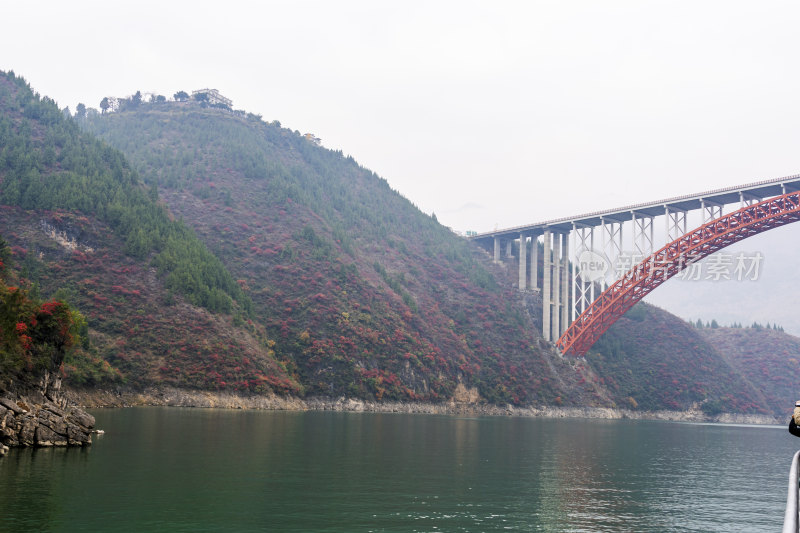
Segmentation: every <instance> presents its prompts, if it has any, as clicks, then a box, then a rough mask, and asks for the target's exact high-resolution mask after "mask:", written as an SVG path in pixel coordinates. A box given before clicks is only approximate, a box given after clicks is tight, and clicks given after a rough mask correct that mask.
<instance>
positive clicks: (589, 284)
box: [471, 175, 800, 355]
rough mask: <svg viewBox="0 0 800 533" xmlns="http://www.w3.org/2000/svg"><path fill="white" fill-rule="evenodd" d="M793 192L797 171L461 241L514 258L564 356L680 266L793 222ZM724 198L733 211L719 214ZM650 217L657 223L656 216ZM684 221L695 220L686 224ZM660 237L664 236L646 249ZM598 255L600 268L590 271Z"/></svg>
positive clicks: (501, 259)
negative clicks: (537, 295) (538, 296)
mask: <svg viewBox="0 0 800 533" xmlns="http://www.w3.org/2000/svg"><path fill="white" fill-rule="evenodd" d="M797 191H800V175H795V176H789V177H785V178H778V179H773V180H765V181H759V182H755V183H750V184H747V185H742V186H736V187H728V188H724V189H717V190H713V191H706V192H704V193H699V194H694V195H686V196H680V197H676V198H670V199H666V200H660V201H657V202H650V203H644V204H637V205H633V206H628V207H624V208H619V209H612V210H607V211H599V212H595V213H588V214H585V215H580V216H575V217H567V218H561V219H556V220H550V221H546V222H542V223H537V224H531V225H527V226H520V227H516V228H509V229H505V230H495V231H493V232H488V233H483V234H478V235H474V236H472V237H471V240H473V241H475V242H477V243H478V244H480V245H483V246H484V247H485V248H487V249H489V250H490V251H493V252H494V260H495V262H498V263H509V264H512V265H513V263H514V262H516V263H517V265H518V268H519V278H518V279H519V282H518V287H519V290H520V291H535V292H539V293H541V296H542V304H543V313H542V335H543V337H544V338H545V340H548V341H552V342H556V341H557V345H558V347H559V348H560V349H561V350H562V352H563V353H565V354H566V353H569V354H573V355H583V354H585V353H586V351H587V350H588V349H589V347H590V346H591V345H592V344H594V342H595V341H596V340H597V339H598V338H599V337H600V335H602V333H603V332H605V331H606V330H607V329H608V327H610V325H611V324H612V323H613V322H614V321H616V320H617V319H618V318H619V317H620V316H622V314H624V313H625V311H627V310H628V309H630V307H632V306H633V305H634V304H635V303H636V302H638V301H639V300H641V299H642V298H643V297H644V296H646V295H647V294H649V293H650V292H651V291H652V290H653V289H655V288H656V287H657V286H658V285H660V284H661V283H663V282H664V281H666V280H667V279H669V278H670V277H672V276H674V275H675V274H677V273H678V272H680V271H682V270H683V269H685V268H686V267H687V266H689V265H690V264H693V263H696V262H697V261H700V260H701V259H703V258H704V257H707V256H708V255H710V254H712V253H714V252H715V251H717V250H720V249H722V248H724V247H726V246H729V245H730V244H733V243H734V242H738V241H740V240H742V239H744V238H747V237H749V236H751V235H755V234H756V233H760V232H762V231H765V230H767V229H771V228H773V227H777V226H778V225H784V224H786V223H788V222H794V221H795V220H794V219H792V217H793V216H795V215H794V214H793V213H794V212H793V211H786V209H788V207H787V206H790V205H791V204H792V202H793V201H794V202H795V203H796V200H797V197H796V194H797V193H796V192H797ZM793 194H795V195H794V196H793ZM763 198H772V199H771V200H766V201H762V199H763ZM792 198H794V200H792ZM775 201H780V202H783V204H782V205H783V208H780V209H777V211H776V207H775V205H777V204H772V203H770V202H775ZM787 202H788V203H787ZM734 205H736V207H735V208H734V209H736V208H738V209H739V210H738V211H736V212H734V213H730V214H727V215H726V214H724V213H725V209H726V207H727V208H730V207H731V206H734ZM756 206H760V207H756ZM751 208H755V209H757V211H748V210H749V209H751ZM784 208H786V209H784ZM765 209H766V210H767V211H764V210H765ZM754 213H757V214H758V216H755V215H754ZM778 213H782V214H781V215H778ZM765 214H772V215H774V217H775V218H771V217H770V218H767V219H765V218H764V215H765ZM698 215H699V219H698ZM735 216H739V217H743V218H738V219H737V218H731V217H735ZM660 217H663V225H660V224H657V223H656V221H657V219H659V218H660ZM790 219H791V220H790ZM690 220H692V221H696V222H693V223H692V225H694V224H697V223H698V222H699V223H700V226H699V227H698V228H697V229H695V230H692V231H688V230H687V228H688V227H690ZM720 224H722V226H721V225H720ZM726 224H727V226H725V225H726ZM723 226H724V227H726V228H727V229H726V230H725V231H722V230H721V228H722V227H723ZM709 228H712V229H713V232H711V233H709V232H710V231H712V230H711V229H709ZM718 230H719V231H718ZM720 232H721V233H720ZM698 235H699V236H700V237H698ZM540 239H541V242H540ZM698 239H699V240H698ZM687 242H689V243H690V244H687ZM660 243H667V244H666V245H665V246H663V247H662V248H661V249H659V250H658V251H657V252H655V253H654V249H655V248H656V247H657V246H659V244H660ZM570 245H571V246H570ZM687 246H688V248H687ZM672 247H674V248H672ZM540 248H541V250H540ZM676 250H678V251H676ZM665 254H666V255H665ZM670 254H672V255H670ZM598 263H602V264H603V268H602V271H600V272H598V271H592V268H596V267H597V265H598ZM540 265H541V267H540ZM643 265H644V266H643ZM540 274H541V285H540V283H539V276H540Z"/></svg>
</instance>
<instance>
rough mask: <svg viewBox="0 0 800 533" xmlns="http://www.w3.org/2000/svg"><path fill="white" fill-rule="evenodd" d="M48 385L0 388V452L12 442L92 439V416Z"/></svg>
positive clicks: (30, 443) (69, 443)
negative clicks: (12, 388) (24, 388)
mask: <svg viewBox="0 0 800 533" xmlns="http://www.w3.org/2000/svg"><path fill="white" fill-rule="evenodd" d="M46 380H47V379H46V378H45V381H46ZM48 389H49V388H48V387H44V388H43V389H41V390H39V389H28V390H23V391H20V390H8V389H5V388H2V389H0V456H1V455H5V453H7V452H8V449H9V448H10V447H14V446H27V447H44V446H87V445H89V444H91V443H92V433H94V432H95V430H94V424H95V419H94V417H93V416H92V415H90V414H89V413H87V412H85V411H83V410H82V409H79V408H77V407H74V406H71V405H70V403H69V402H68V400H66V399H65V398H63V397H61V396H60V395H59V394H58V393H57V391H50V390H48Z"/></svg>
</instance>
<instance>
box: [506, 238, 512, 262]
mask: <svg viewBox="0 0 800 533" xmlns="http://www.w3.org/2000/svg"><path fill="white" fill-rule="evenodd" d="M511 244H512V243H511V239H508V240H507V241H506V259H510V258H511V257H513V255H512V254H511Z"/></svg>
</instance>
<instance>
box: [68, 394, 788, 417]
mask: <svg viewBox="0 0 800 533" xmlns="http://www.w3.org/2000/svg"><path fill="white" fill-rule="evenodd" d="M65 398H66V399H67V400H69V402H70V403H72V404H75V405H79V406H82V407H84V408H102V407H133V406H168V407H200V408H220V409H266V410H284V411H349V412H375V413H424V414H437V415H465V416H521V417H542V418H597V419H608V420H611V419H635V420H667V421H682V422H713V423H722V424H760V425H773V424H778V425H782V424H785V423H786V420H783V419H780V418H776V417H772V416H767V415H753V414H741V413H722V414H719V415H715V416H708V415H706V414H705V413H703V412H702V411H701V410H700V409H691V410H688V411H632V410H629V409H616V408H609V407H555V406H552V407H515V406H512V405H505V406H499V405H491V404H485V403H480V402H475V401H455V400H453V401H450V402H444V403H436V404H434V403H415V402H371V401H364V400H356V399H350V398H343V397H342V398H305V399H301V398H294V397H283V396H277V395H270V396H242V395H237V394H231V393H217V392H210V391H196V390H182V389H175V388H160V389H155V388H153V389H146V390H143V391H136V392H134V391H109V390H73V391H68V392H66V393H65ZM787 420H788V415H787Z"/></svg>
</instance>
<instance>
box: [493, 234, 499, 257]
mask: <svg viewBox="0 0 800 533" xmlns="http://www.w3.org/2000/svg"><path fill="white" fill-rule="evenodd" d="M494 262H495V263H499V262H500V237H495V238H494Z"/></svg>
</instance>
